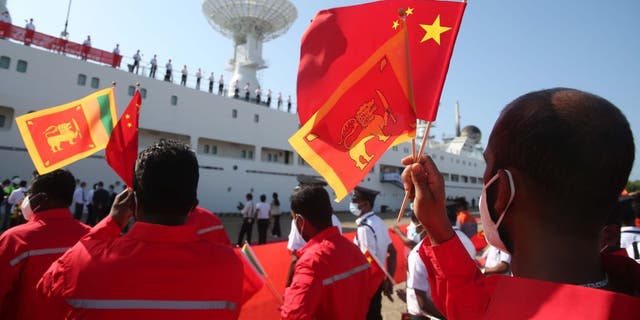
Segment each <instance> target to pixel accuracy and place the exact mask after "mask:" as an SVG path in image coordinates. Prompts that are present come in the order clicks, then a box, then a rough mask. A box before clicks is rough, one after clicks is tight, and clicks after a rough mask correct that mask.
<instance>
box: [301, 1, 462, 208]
mask: <svg viewBox="0 0 640 320" xmlns="http://www.w3.org/2000/svg"><path fill="white" fill-rule="evenodd" d="M463 10H464V3H458V2H445V1H418V0H414V1H380V2H374V3H369V4H363V5H357V6H351V7H344V8H336V9H330V10H325V11H321V12H320V13H318V15H317V16H316V18H315V19H314V20H313V22H312V23H311V26H310V27H309V29H308V30H307V31H306V33H305V35H304V36H303V39H302V48H301V57H300V69H299V72H298V113H299V117H300V121H301V123H303V126H302V128H301V129H300V130H299V131H298V132H297V133H295V134H294V135H293V136H292V137H291V138H290V139H289V143H290V144H291V145H292V146H293V148H294V149H295V150H296V151H297V152H298V153H299V154H300V156H301V157H302V158H303V159H304V160H305V161H306V162H307V163H309V165H311V166H312V167H313V168H314V169H315V170H316V171H318V173H320V174H321V175H322V176H323V177H324V178H325V179H326V180H327V182H328V183H329V185H330V186H331V187H332V188H333V190H334V191H335V193H336V201H340V200H341V199H342V198H343V197H344V196H346V195H347V194H348V192H349V191H350V190H352V189H353V188H354V187H355V186H356V185H357V184H358V183H359V182H360V181H362V179H363V178H364V177H365V176H366V174H367V173H369V172H370V171H371V170H372V169H373V166H374V164H375V163H376V162H377V161H378V160H379V159H380V157H382V155H383V153H384V152H385V151H386V150H387V149H388V148H389V147H391V146H393V145H395V144H399V143H402V142H405V141H407V140H409V139H411V138H412V137H414V136H415V126H416V116H417V117H420V118H423V119H428V120H429V119H430V120H432V119H433V118H435V114H436V112H437V105H438V103H437V102H438V100H439V97H440V92H441V90H442V85H443V83H444V76H445V75H446V71H447V68H448V63H449V58H450V56H451V51H452V50H453V42H454V39H455V35H456V33H457V30H458V26H459V24H460V19H461V18H462V12H463ZM400 11H402V12H405V14H406V20H405V21H406V23H404V22H403V19H402V18H401V17H400V15H399V12H400ZM327 43H330V45H327ZM412 86H413V89H414V90H413V92H415V99H414V98H413V97H412V94H411V93H412V91H411V87H412ZM425 100H428V102H424V101H425ZM413 101H415V104H414V103H413Z"/></svg>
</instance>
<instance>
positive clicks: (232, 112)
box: [231, 109, 238, 119]
mask: <svg viewBox="0 0 640 320" xmlns="http://www.w3.org/2000/svg"><path fill="white" fill-rule="evenodd" d="M237 117H238V110H236V109H233V110H231V118H234V119H235V118H237Z"/></svg>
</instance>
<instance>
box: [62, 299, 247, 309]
mask: <svg viewBox="0 0 640 320" xmlns="http://www.w3.org/2000/svg"><path fill="white" fill-rule="evenodd" d="M67 303H69V305H71V306H72V307H74V308H78V309H106V310H112V309H119V310H132V309H147V310H235V309H236V304H235V303H234V302H231V301H219V300H214V301H182V300H104V299H100V300H98V299H67Z"/></svg>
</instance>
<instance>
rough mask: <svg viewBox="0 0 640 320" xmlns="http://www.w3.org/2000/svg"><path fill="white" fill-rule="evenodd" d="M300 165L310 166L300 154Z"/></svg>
mask: <svg viewBox="0 0 640 320" xmlns="http://www.w3.org/2000/svg"><path fill="white" fill-rule="evenodd" d="M298 165H299V166H309V165H308V164H307V162H306V161H304V159H303V158H302V157H301V156H300V154H298Z"/></svg>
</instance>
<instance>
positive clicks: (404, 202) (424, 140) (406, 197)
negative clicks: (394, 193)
mask: <svg viewBox="0 0 640 320" xmlns="http://www.w3.org/2000/svg"><path fill="white" fill-rule="evenodd" d="M430 130H431V121H427V128H426V129H425V131H424V136H422V142H421V143H420V152H419V153H418V156H422V154H423V153H424V148H425V146H426V145H427V141H428V140H429V131H430ZM418 160H419V159H418V158H416V157H413V161H414V162H413V163H416V162H418ZM410 188H413V187H410ZM410 194H411V189H409V190H405V192H404V199H402V205H400V211H399V212H398V218H397V219H396V224H398V223H399V222H400V220H401V219H402V216H404V210H405V209H406V208H407V204H408V203H409V195H410Z"/></svg>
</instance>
